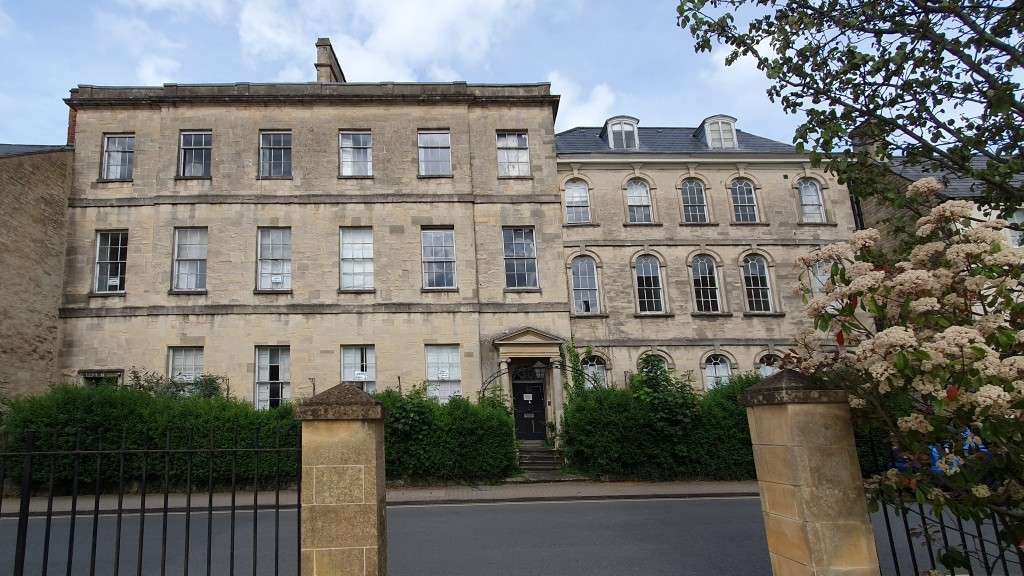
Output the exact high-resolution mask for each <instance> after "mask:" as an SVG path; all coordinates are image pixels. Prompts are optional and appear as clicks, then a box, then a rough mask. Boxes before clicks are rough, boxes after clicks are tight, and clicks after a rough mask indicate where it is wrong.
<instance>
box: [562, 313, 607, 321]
mask: <svg viewBox="0 0 1024 576" xmlns="http://www.w3.org/2000/svg"><path fill="white" fill-rule="evenodd" d="M571 316H572V318H574V319H583V320H585V319H587V318H607V317H608V315H607V314H572V315H571Z"/></svg>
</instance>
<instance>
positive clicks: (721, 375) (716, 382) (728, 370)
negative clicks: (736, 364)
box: [700, 352, 732, 390]
mask: <svg viewBox="0 0 1024 576" xmlns="http://www.w3.org/2000/svg"><path fill="white" fill-rule="evenodd" d="M712 360H714V362H712ZM712 366H713V367H714V373H709V372H708V370H709V369H710V368H712ZM723 366H724V368H725V369H724V370H723V369H722V367H723ZM700 373H701V376H702V377H703V380H704V389H705V390H711V389H712V388H716V387H718V386H721V385H722V384H727V383H728V382H729V379H730V378H731V377H732V360H730V359H729V357H728V356H726V355H725V354H722V353H720V352H715V353H713V354H708V355H707V357H705V358H704V362H703V363H702V364H701V367H700Z"/></svg>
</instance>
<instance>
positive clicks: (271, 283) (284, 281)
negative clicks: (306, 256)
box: [257, 228, 292, 290]
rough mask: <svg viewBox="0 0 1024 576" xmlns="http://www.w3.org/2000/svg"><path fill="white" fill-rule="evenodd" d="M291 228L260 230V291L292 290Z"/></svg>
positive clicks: (258, 285)
mask: <svg viewBox="0 0 1024 576" xmlns="http://www.w3.org/2000/svg"><path fill="white" fill-rule="evenodd" d="M291 244H292V231H291V228H260V230H259V282H258V284H257V287H258V288H259V289H260V290H290V289H291V287H292V262H291V258H292V248H291Z"/></svg>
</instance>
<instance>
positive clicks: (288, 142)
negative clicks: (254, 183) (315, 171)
mask: <svg viewBox="0 0 1024 576" xmlns="http://www.w3.org/2000/svg"><path fill="white" fill-rule="evenodd" d="M291 175H292V135H291V133H282V132H263V133H261V134H260V176H262V177H266V178H291Z"/></svg>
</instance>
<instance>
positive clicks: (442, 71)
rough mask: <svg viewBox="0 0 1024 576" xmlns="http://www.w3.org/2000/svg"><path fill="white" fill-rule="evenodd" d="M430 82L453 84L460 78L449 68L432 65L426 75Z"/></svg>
mask: <svg viewBox="0 0 1024 576" xmlns="http://www.w3.org/2000/svg"><path fill="white" fill-rule="evenodd" d="M427 78H428V79H430V81H431V82H454V81H455V80H458V79H459V78H460V76H459V73H458V72H456V71H455V69H454V68H452V67H451V66H445V65H443V64H434V65H433V66H431V67H430V70H429V71H428V73H427Z"/></svg>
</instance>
